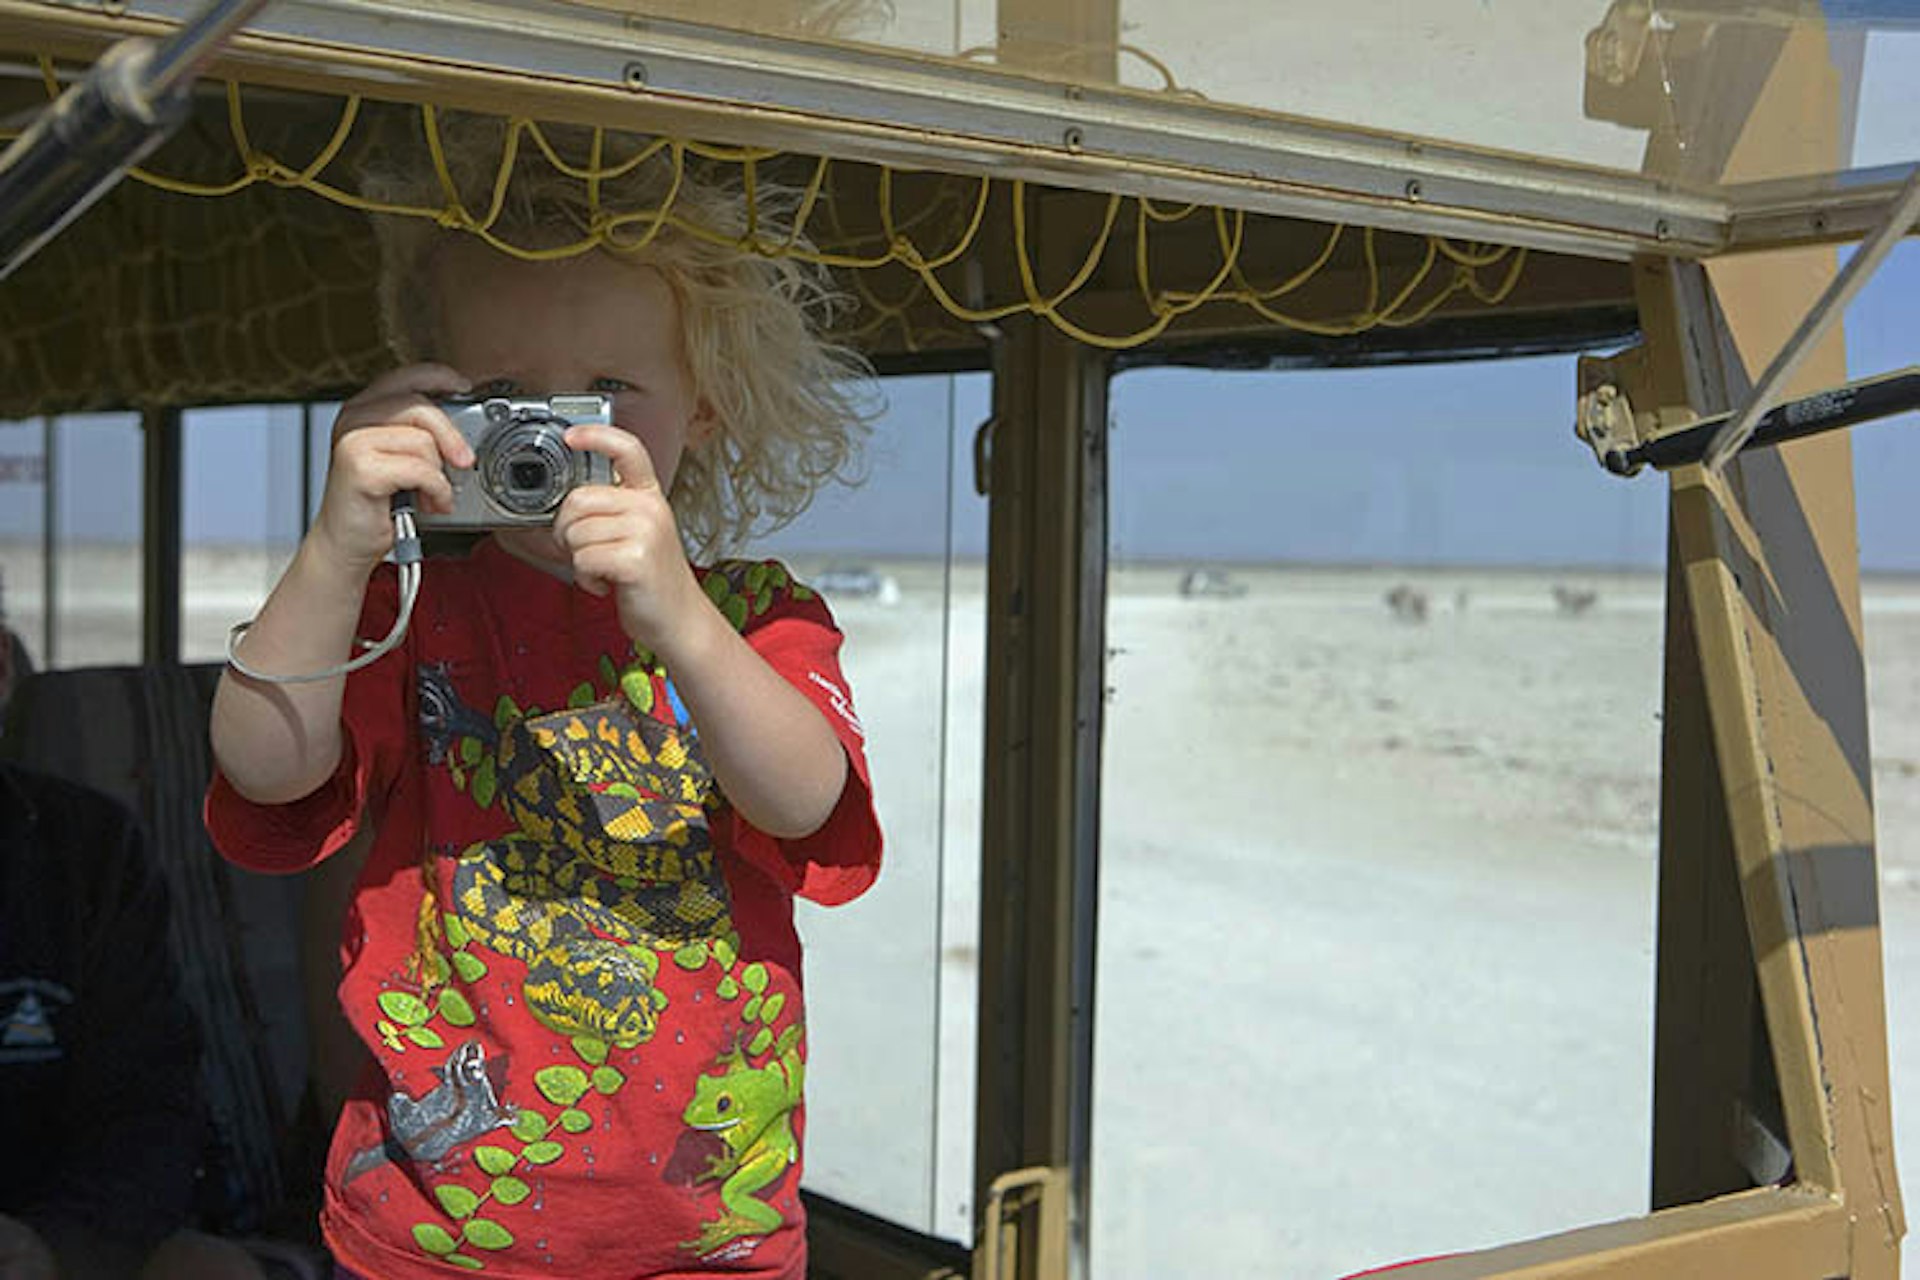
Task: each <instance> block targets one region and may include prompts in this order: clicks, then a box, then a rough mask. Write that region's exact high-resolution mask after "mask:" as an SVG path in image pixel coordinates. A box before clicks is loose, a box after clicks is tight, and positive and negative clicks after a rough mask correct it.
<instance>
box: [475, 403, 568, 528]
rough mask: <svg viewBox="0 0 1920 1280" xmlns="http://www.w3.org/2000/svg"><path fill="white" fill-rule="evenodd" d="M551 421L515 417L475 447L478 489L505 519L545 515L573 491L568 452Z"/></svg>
mask: <svg viewBox="0 0 1920 1280" xmlns="http://www.w3.org/2000/svg"><path fill="white" fill-rule="evenodd" d="M565 430H566V424H565V423H564V422H561V421H559V420H558V419H555V418H550V417H545V416H539V417H535V416H532V415H526V416H517V417H515V418H514V420H513V421H512V422H510V423H508V424H507V425H506V426H503V427H501V428H499V429H498V430H496V431H493V432H492V433H490V434H489V435H488V436H487V438H486V441H485V443H483V444H482V445H481V448H480V466H479V471H480V488H481V492H483V493H484V494H486V496H487V499H488V501H490V502H492V503H493V505H494V506H496V507H498V508H499V509H500V510H501V511H503V512H505V513H506V514H508V515H510V516H518V517H523V518H531V517H539V516H544V515H550V514H552V512H553V509H554V508H555V507H558V506H559V505H560V500H561V499H562V498H564V497H566V496H567V492H568V490H570V489H571V488H572V487H573V483H572V481H573V450H571V449H569V448H567V446H566V442H565V441H564V440H562V439H561V433H562V432H563V431H565Z"/></svg>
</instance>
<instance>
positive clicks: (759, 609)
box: [753, 587, 773, 614]
mask: <svg viewBox="0 0 1920 1280" xmlns="http://www.w3.org/2000/svg"><path fill="white" fill-rule="evenodd" d="M771 608H773V592H772V591H770V590H768V589H766V588H764V587H763V588H761V590H760V594H759V595H757V596H755V597H754V598H753V611H754V612H755V613H756V614H760V613H765V612H766V611H767V610H769V609H771Z"/></svg>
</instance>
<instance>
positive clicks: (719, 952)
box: [713, 938, 740, 969]
mask: <svg viewBox="0 0 1920 1280" xmlns="http://www.w3.org/2000/svg"><path fill="white" fill-rule="evenodd" d="M713 958H714V959H715V960H718V961H719V962H720V967H721V968H722V969H731V968H733V962H734V961H735V960H737V959H739V958H740V954H739V952H737V951H736V950H735V949H734V946H733V940H732V939H730V938H715V939H714V940H713Z"/></svg>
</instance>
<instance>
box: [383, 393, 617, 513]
mask: <svg viewBox="0 0 1920 1280" xmlns="http://www.w3.org/2000/svg"><path fill="white" fill-rule="evenodd" d="M439 404H440V408H441V409H442V410H443V411H445V413H446V415H447V417H449V418H451V419H452V420H453V429H454V430H455V431H458V432H459V433H460V434H461V435H462V436H465V437H466V440H467V443H468V444H470V445H472V446H473V456H474V463H473V469H472V470H470V471H463V470H459V469H449V470H448V472H447V479H448V480H450V481H451V482H452V483H453V510H452V511H450V512H448V513H446V514H445V515H442V514H439V513H437V512H428V511H421V512H418V513H417V514H416V516H415V520H416V522H417V523H418V524H419V525H420V527H421V528H431V529H511V528H523V527H525V526H528V525H545V524H552V523H553V516H554V512H556V511H558V510H559V509H560V502H561V500H562V499H563V498H565V497H566V496H567V495H568V494H569V493H571V492H573V490H574V488H575V486H577V485H583V484H612V483H613V463H612V462H611V461H610V460H609V459H608V458H607V457H606V455H604V454H599V453H592V452H588V451H586V450H582V449H570V448H568V447H567V443H566V441H565V440H564V439H563V438H562V437H563V436H565V435H566V431H567V428H568V427H572V426H578V425H579V424H581V423H608V424H611V423H612V421H613V400H612V398H611V397H609V396H602V395H564V396H548V397H545V398H539V397H532V396H528V397H518V396H515V397H508V396H488V397H485V398H482V399H456V400H442V401H440V402H439Z"/></svg>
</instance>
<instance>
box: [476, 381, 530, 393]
mask: <svg viewBox="0 0 1920 1280" xmlns="http://www.w3.org/2000/svg"><path fill="white" fill-rule="evenodd" d="M519 389H520V386H519V384H518V383H516V382H515V381H514V380H513V379H512V378H489V379H488V380H487V381H485V382H476V383H474V385H473V394H474V395H476V396H481V397H485V396H510V395H512V394H513V393H514V392H516V391H518V390H519Z"/></svg>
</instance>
